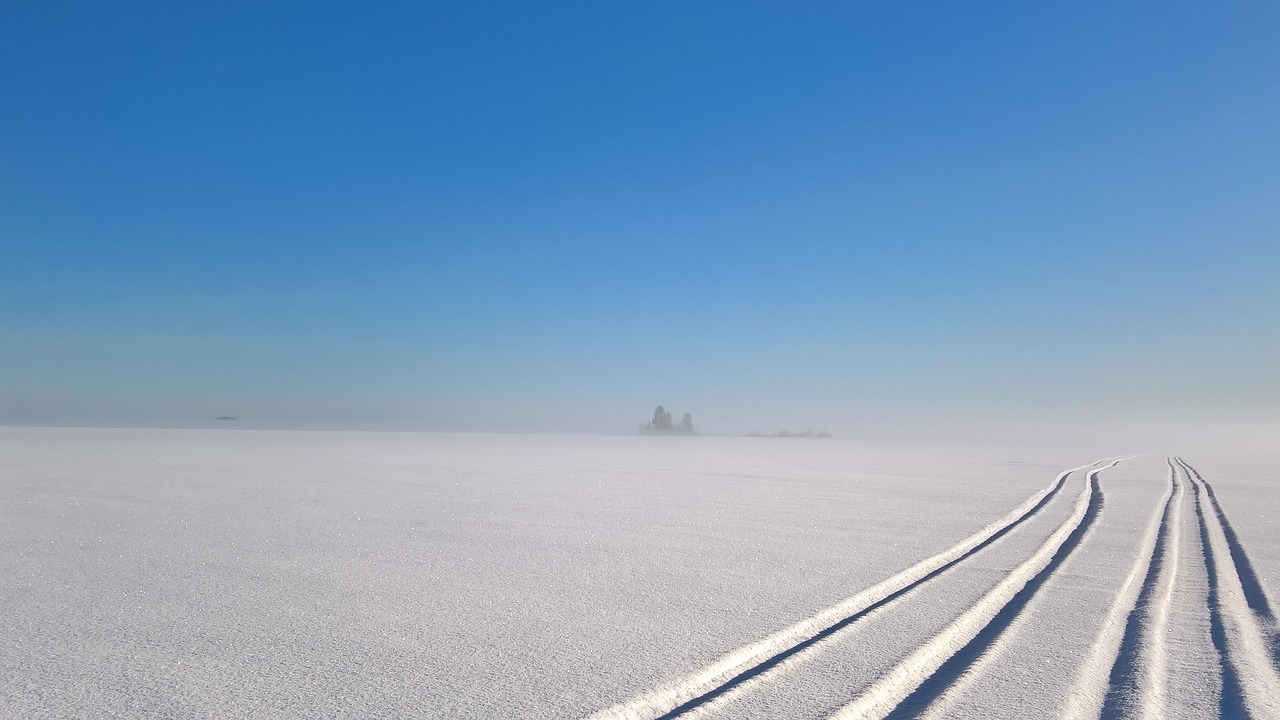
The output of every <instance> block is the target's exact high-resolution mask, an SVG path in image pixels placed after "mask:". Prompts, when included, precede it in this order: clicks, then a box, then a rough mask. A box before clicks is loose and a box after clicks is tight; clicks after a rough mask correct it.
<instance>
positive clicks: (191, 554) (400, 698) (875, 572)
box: [0, 428, 1280, 718]
mask: <svg viewBox="0 0 1280 720" xmlns="http://www.w3.org/2000/svg"><path fill="white" fill-rule="evenodd" d="M1132 452H1143V453H1146V452H1150V448H1147V447H1136V448H1133V450H1132ZM1167 452H1169V453H1176V452H1180V450H1179V449H1178V448H1169V449H1168V450H1167ZM1122 454H1124V451H1123V450H1117V448H1116V444H1114V443H1112V444H1108V445H1107V446H1106V447H1102V446H1096V447H1095V446H1094V445H1091V444H1090V443H1088V442H1075V441H1072V442H1067V441H1059V442H1054V441H1052V440H1049V441H1045V442H1041V443H1037V444H1026V443H1015V442H1006V443H1004V444H995V443H989V444H983V443H972V442H969V443H940V442H934V443H889V442H877V443H871V442H852V441H841V440H813V439H809V440H805V439H793V440H784V439H767V438H714V437H661V438H655V437H566V436H504V435H438V434H407V433H406V434H395V433H315V432H306V433H304V432H298V433H291V432H252V431H230V430H220V431H178V430H91V429H25V428H0V629H2V630H3V632H4V640H3V643H0V716H3V717H32V718H42V717H48V718H66V717H103V716H108V717H109V716H119V717H263V718H291V717H293V718H315V717H406V718H420V717H441V718H444V717H447V718H455V717H461V718H468V717H470V718H507V717H530V718H543V717H564V718H574V717H587V716H595V717H598V718H659V717H689V718H693V717H723V718H738V717H760V718H765V717H772V718H777V717H796V718H809V717H812V718H827V717H896V718H904V717H915V716H926V717H930V718H955V717H970V718H977V717H1010V718H1014V717H1058V716H1062V717H1099V716H1103V717H1139V716H1143V717H1147V716H1150V717H1170V718H1193V717H1206V716H1215V715H1217V714H1218V713H1219V712H1220V711H1221V712H1223V713H1226V714H1227V716H1228V717H1230V716H1231V715H1230V714H1229V713H1231V712H1240V713H1249V714H1250V715H1251V716H1252V717H1256V718H1264V717H1280V708H1277V705H1276V703H1277V699H1280V684H1278V683H1277V665H1280V643H1278V642H1277V624H1276V609H1277V601H1278V600H1280V597H1278V596H1277V594H1276V590H1277V588H1280V496H1278V495H1277V489H1280V442H1278V443H1277V444H1276V445H1275V446H1268V445H1266V444H1265V443H1264V444H1262V445H1257V444H1255V446H1254V447H1252V449H1251V451H1249V452H1235V451H1233V452H1208V451H1206V452H1203V453H1199V454H1197V453H1195V452H1188V453H1186V454H1185V455H1184V456H1182V457H1181V459H1178V457H1176V456H1174V457H1168V458H1166V456H1165V455H1164V454H1142V455H1138V456H1134V457H1128V456H1125V457H1124V458H1123V459H1122V460H1120V462H1119V463H1118V464H1112V461H1113V460H1115V459H1117V458H1118V457H1121V456H1122ZM1206 713H1207V714H1208V715H1206Z"/></svg>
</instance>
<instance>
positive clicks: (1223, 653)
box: [1178, 458, 1249, 718]
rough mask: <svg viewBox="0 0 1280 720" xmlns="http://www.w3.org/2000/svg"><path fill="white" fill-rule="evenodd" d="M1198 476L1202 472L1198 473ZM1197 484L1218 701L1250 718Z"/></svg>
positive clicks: (1225, 714)
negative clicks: (1231, 653) (1219, 678)
mask: <svg viewBox="0 0 1280 720" xmlns="http://www.w3.org/2000/svg"><path fill="white" fill-rule="evenodd" d="M1178 464H1179V465H1181V466H1182V468H1183V470H1184V471H1185V472H1186V476H1187V477H1188V478H1190V477H1191V466H1190V465H1187V464H1186V463H1185V462H1183V461H1182V459H1181V458H1179V459H1178ZM1196 477H1197V478H1199V474H1197V475H1196ZM1195 484H1196V485H1197V488H1196V494H1195V495H1196V519H1197V520H1198V521H1199V524H1200V546H1201V547H1203V548H1204V566H1205V570H1206V571H1207V572H1208V574H1209V637H1210V638H1212V639H1213V649H1214V650H1216V651H1217V652H1218V666H1219V669H1220V670H1221V674H1222V699H1221V700H1219V702H1218V717H1220V718H1247V717H1249V711H1248V709H1247V708H1246V707H1245V704H1244V688H1243V687H1242V686H1241V685H1240V676H1239V674H1238V673H1237V672H1236V668H1235V666H1234V665H1232V664H1231V661H1230V659H1229V658H1228V657H1227V631H1226V627H1225V626H1224V625H1223V622H1222V600H1221V599H1220V598H1219V596H1218V595H1219V590H1218V562H1217V558H1215V557H1214V552H1213V545H1212V544H1211V543H1210V542H1209V528H1208V525H1206V524H1205V520H1204V506H1203V503H1202V501H1201V499H1200V495H1201V493H1200V487H1199V486H1200V485H1201V483H1195Z"/></svg>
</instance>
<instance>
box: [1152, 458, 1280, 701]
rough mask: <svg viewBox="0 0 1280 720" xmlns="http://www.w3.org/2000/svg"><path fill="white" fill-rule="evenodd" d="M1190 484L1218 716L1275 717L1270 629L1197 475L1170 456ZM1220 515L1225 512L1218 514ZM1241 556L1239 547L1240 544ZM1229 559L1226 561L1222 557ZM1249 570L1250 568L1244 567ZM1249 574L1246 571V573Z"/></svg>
mask: <svg viewBox="0 0 1280 720" xmlns="http://www.w3.org/2000/svg"><path fill="white" fill-rule="evenodd" d="M1175 460H1176V461H1177V463H1178V464H1179V465H1180V466H1181V467H1182V470H1183V472H1184V473H1185V475H1186V477H1187V478H1189V479H1190V480H1191V482H1192V484H1193V485H1195V489H1196V496H1195V498H1196V516H1197V517H1198V519H1199V524H1200V536H1201V538H1202V541H1203V544H1204V549H1205V550H1204V556H1205V566H1206V568H1207V569H1208V572H1209V611H1210V621H1211V623H1212V626H1213V628H1212V635H1213V640H1214V645H1215V646H1217V647H1218V651H1219V654H1220V658H1221V662H1222V673H1223V678H1222V685H1223V688H1222V703H1221V707H1222V710H1223V714H1224V716H1228V717H1251V718H1275V717H1280V675H1278V674H1277V671H1276V667H1275V665H1274V664H1273V663H1272V658H1271V653H1270V652H1269V651H1268V647H1267V646H1268V643H1267V641H1268V639H1270V638H1269V636H1270V633H1269V632H1267V631H1266V630H1264V629H1263V627H1264V626H1263V621H1264V620H1265V618H1260V617H1259V616H1258V615H1257V614H1255V612H1254V610H1253V608H1251V607H1250V605H1249V601H1248V596H1247V595H1246V590H1245V584H1244V582H1243V581H1242V574H1244V573H1242V571H1241V569H1240V567H1238V566H1237V564H1236V563H1237V562H1238V561H1239V557H1238V556H1236V555H1235V554H1233V553H1232V552H1231V544H1230V542H1229V541H1228V540H1227V535H1226V532H1225V531H1224V529H1223V524H1222V522H1221V520H1220V519H1219V516H1218V515H1217V514H1216V513H1206V512H1205V511H1204V505H1207V504H1209V502H1207V501H1206V500H1207V498H1209V491H1208V489H1207V487H1206V484H1205V482H1204V480H1203V478H1201V477H1200V474H1199V473H1197V472H1196V471H1195V470H1194V469H1193V468H1192V467H1191V466H1190V465H1188V464H1187V463H1186V462H1185V461H1183V460H1182V459H1181V458H1175ZM1223 519H1225V514H1224V515H1223ZM1240 552H1241V556H1242V555H1243V548H1240ZM1228 558H1230V560H1231V562H1226V560H1227V559H1228ZM1248 573H1249V574H1251V569H1250V571H1248ZM1247 576H1249V575H1246V577H1247Z"/></svg>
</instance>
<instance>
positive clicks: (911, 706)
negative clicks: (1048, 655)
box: [885, 473, 1103, 720]
mask: <svg viewBox="0 0 1280 720" xmlns="http://www.w3.org/2000/svg"><path fill="white" fill-rule="evenodd" d="M1090 483H1091V484H1092V493H1091V494H1090V497H1089V507H1088V509H1087V510H1085V514H1084V518H1083V519H1082V520H1081V522H1080V525H1079V526H1078V527H1076V529H1075V530H1073V531H1072V532H1071V534H1070V535H1068V536H1067V539H1066V540H1065V541H1063V543H1062V546H1061V547H1059V548H1058V551H1057V552H1055V553H1054V554H1053V558H1052V559H1051V560H1049V563H1048V564H1047V565H1045V566H1044V569H1043V570H1041V571H1040V572H1039V573H1037V574H1036V576H1035V577H1034V578H1032V579H1031V580H1030V581H1028V582H1027V584H1026V585H1024V586H1023V587H1022V589H1021V590H1019V591H1018V593H1017V594H1016V595H1014V596H1013V598H1012V599H1011V600H1009V603H1008V604H1007V605H1005V606H1004V607H1003V608H1001V609H1000V612H998V613H996V615H995V617H993V618H992V619H991V622H989V623H987V625H986V627H984V628H982V630H981V631H980V632H979V633H978V634H977V635H976V636H974V638H973V639H972V640H970V641H969V643H968V644H967V645H965V646H964V647H962V648H960V650H958V651H957V652H956V654H954V655H952V656H951V657H950V658H948V659H947V661H946V662H944V663H942V665H941V666H940V667H939V668H938V669H937V671H935V672H934V673H933V674H932V675H930V676H929V677H928V678H927V679H926V680H925V681H924V682H923V683H921V684H920V686H919V687H918V688H916V689H915V690H914V691H913V692H912V693H911V694H910V695H908V696H907V697H906V698H905V699H904V700H903V701H902V702H900V703H898V706H897V707H895V708H894V709H893V711H892V712H890V713H889V714H888V715H886V716H885V720H909V718H915V717H919V716H920V715H921V714H922V713H923V712H924V710H925V708H926V707H928V706H929V704H930V703H932V702H933V701H934V700H937V699H938V697H939V696H940V695H942V693H943V692H945V691H946V689H947V688H948V687H950V686H951V684H952V683H953V682H955V681H956V679H957V678H959V677H960V676H961V675H962V674H964V672H965V671H966V670H967V669H968V668H969V666H970V665H972V664H973V663H974V662H975V661H977V660H978V658H980V657H982V655H983V653H985V652H986V651H987V649H988V648H990V647H991V645H992V644H994V643H995V641H996V640H997V639H998V638H999V637H1000V635H1001V634H1002V633H1004V631H1005V630H1006V629H1008V627H1009V625H1010V624H1012V623H1013V621H1014V619H1015V618H1017V617H1018V614H1019V613H1021V612H1022V609H1023V608H1024V607H1026V605H1027V603H1028V602H1030V601H1031V598H1032V597H1034V596H1035V594H1036V591H1038V590H1039V589H1040V586H1042V585H1044V583H1045V581H1047V580H1048V579H1049V577H1050V576H1051V575H1053V573H1054V571H1056V570H1057V569H1058V566H1060V565H1062V563H1063V561H1065V560H1066V559H1067V558H1068V557H1069V556H1070V555H1071V553H1072V552H1073V551H1074V550H1075V549H1076V546H1078V545H1079V544H1080V541H1081V540H1082V539H1083V538H1084V536H1085V533H1087V532H1088V531H1089V528H1091V527H1092V526H1093V522H1094V520H1096V519H1097V517H1098V514H1099V513H1101V512H1102V502H1103V500H1102V487H1101V486H1100V485H1099V483H1098V476H1097V474H1096V473H1094V474H1092V476H1091V480H1090Z"/></svg>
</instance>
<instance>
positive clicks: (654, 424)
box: [640, 405, 697, 435]
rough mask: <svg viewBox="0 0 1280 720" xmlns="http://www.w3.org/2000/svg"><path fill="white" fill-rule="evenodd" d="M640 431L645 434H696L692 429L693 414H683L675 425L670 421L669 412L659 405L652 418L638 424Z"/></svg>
mask: <svg viewBox="0 0 1280 720" xmlns="http://www.w3.org/2000/svg"><path fill="white" fill-rule="evenodd" d="M640 432H642V433H644V434H646V435H696V434H697V433H696V432H694V429H693V416H692V415H690V414H689V413H685V414H684V418H682V419H681V420H680V424H679V425H678V426H677V425H675V424H674V423H672V422H671V413H669V412H667V411H666V409H665V408H663V407H662V406H661V405H659V406H658V407H657V409H655V410H654V411H653V419H652V420H650V421H649V422H648V423H646V424H644V425H641V426H640Z"/></svg>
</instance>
